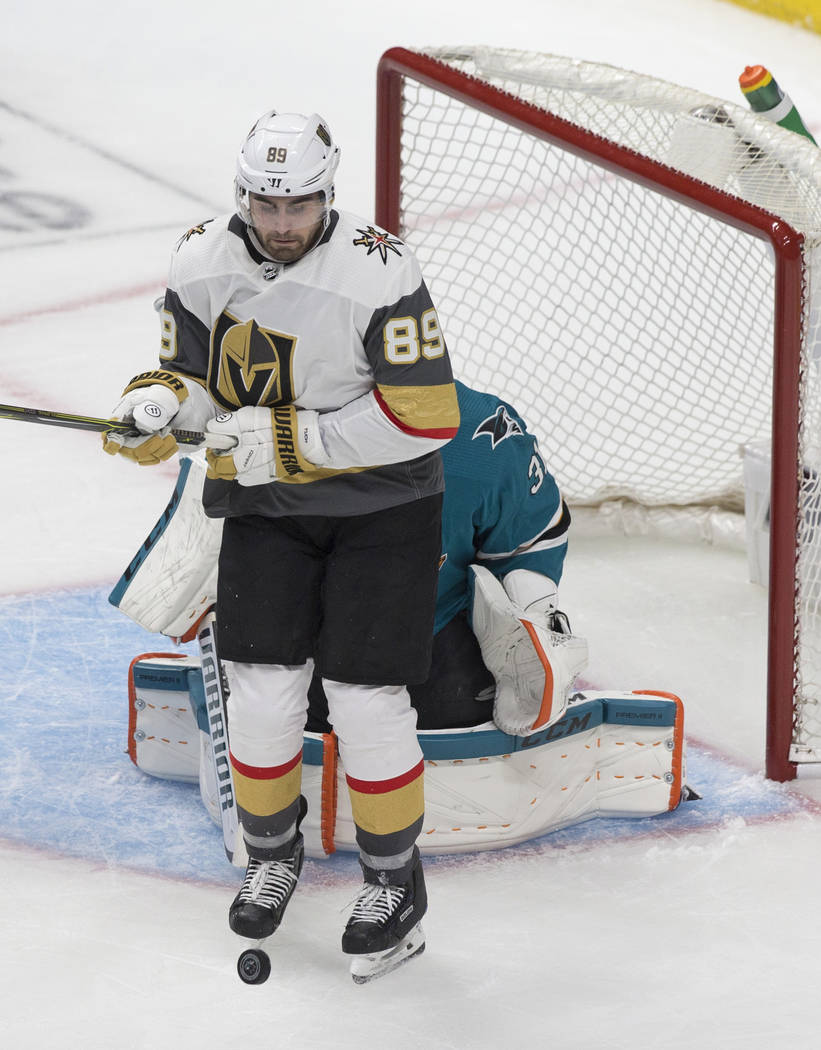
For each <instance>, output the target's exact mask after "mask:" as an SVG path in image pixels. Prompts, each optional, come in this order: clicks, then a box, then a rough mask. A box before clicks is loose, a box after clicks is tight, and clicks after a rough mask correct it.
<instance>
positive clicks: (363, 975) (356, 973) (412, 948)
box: [351, 925, 425, 984]
mask: <svg viewBox="0 0 821 1050" xmlns="http://www.w3.org/2000/svg"><path fill="white" fill-rule="evenodd" d="M424 950H425V934H424V933H423V932H422V927H421V926H419V925H416V926H414V928H413V929H412V930H411V931H410V932H409V933H407V934H406V935H405V936H404V937H403V938H402V941H401V943H400V944H397V945H396V947H395V948H386V949H385V951H383V952H374V953H373V954H372V955H354V956H353V957H352V958H351V977H352V978H353V982H354V984H367V983H368V981H375V980H376V979H377V978H378V977H384V976H385V974H388V973H391V971H392V970H395V969H397V967H399V966H404V964H405V963H406V962H410V961H411V959H414V958H415V957H416V956H417V955H421V954H422V952H423V951H424Z"/></svg>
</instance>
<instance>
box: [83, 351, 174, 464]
mask: <svg viewBox="0 0 821 1050" xmlns="http://www.w3.org/2000/svg"><path fill="white" fill-rule="evenodd" d="M187 397H188V389H187V387H186V385H185V383H184V382H183V381H182V380H181V379H180V378H179V377H178V376H176V375H174V373H173V372H166V371H163V370H160V369H158V370H156V371H153V372H143V373H142V375H138V376H135V377H134V378H133V379H132V380H131V382H130V383H129V384H128V386H127V387H126V388H125V390H124V391H123V397H122V398H121V399H120V401H119V402H118V403H117V404H116V405H115V407H114V410H113V411H112V413H111V416H110V418H111V419H116V420H118V421H120V422H123V423H133V425H134V429H135V431H137V432H138V433H136V434H135V435H133V436H132V435H129V434H116V433H110V434H104V435H103V451H104V452H107V453H108V454H109V455H111V456H115V455H117V454H118V453H119V455H121V456H125V457H126V459H131V460H133V461H134V462H135V463H138V464H139V465H140V466H143V467H146V466H153V465H154V464H156V463H162V461H163V460H165V459H169V458H170V457H171V456H173V455H174V453H175V452H177V451H178V447H177V441H176V439H175V437H174V435H173V434H171V433H170V424H171V421H172V420H173V419H174V417H175V416H176V415H177V413H178V412H179V409H180V405H181V404H182V402H183V401H184V400H185V399H186V398H187Z"/></svg>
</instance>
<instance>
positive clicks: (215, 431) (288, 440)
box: [205, 405, 325, 486]
mask: <svg viewBox="0 0 821 1050" xmlns="http://www.w3.org/2000/svg"><path fill="white" fill-rule="evenodd" d="M318 419H319V416H318V413H316V412H311V411H306V410H302V411H299V412H298V411H297V410H296V409H295V408H294V406H293V405H279V406H277V407H276V408H260V407H259V406H253V405H247V406H246V407H244V408H240V409H238V410H237V411H236V412H223V413H222V415H219V416H217V418H216V419H212V420H211V421H210V422H209V423H208V425H207V426H206V428H205V444H206V446H207V451H206V453H205V458H206V460H207V461H208V477H209V478H216V479H220V480H222V481H236V482H238V483H239V484H240V485H244V486H251V485H267V484H269V483H270V482H272V481H283V480H290V479H297V480H298V475H300V474H304V473H307V472H310V471H313V470H316V469H317V460H320V461H321V460H323V459H324V458H325V450H324V448H323V446H322V439H321V438H320V435H319V422H318ZM309 456H310V457H311V458H310V459H309V458H308V457H309Z"/></svg>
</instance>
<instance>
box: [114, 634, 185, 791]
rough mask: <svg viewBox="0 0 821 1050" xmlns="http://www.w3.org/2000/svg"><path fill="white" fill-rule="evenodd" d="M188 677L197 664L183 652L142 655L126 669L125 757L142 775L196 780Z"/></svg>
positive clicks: (164, 778)
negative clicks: (127, 755) (126, 738)
mask: <svg viewBox="0 0 821 1050" xmlns="http://www.w3.org/2000/svg"><path fill="white" fill-rule="evenodd" d="M189 673H193V674H194V675H196V676H199V677H200V678H201V677H202V676H201V671H200V665H199V660H198V659H197V658H196V657H193V656H185V655H183V654H182V653H145V654H143V655H142V656H138V657H137V658H136V660H134V661H133V662H132V664H131V667H130V668H129V671H128V754H129V757H130V758H131V761H132V762H133V763H134V765H136V766H137V767H138V768H139V769H141V770H142V771H143V772H144V773H149V774H151V776H154V777H161V778H162V779H163V780H184V781H189V782H191V783H195V784H196V783H197V782H198V781H199V771H200V747H201V744H200V732H199V729H198V727H197V722H196V719H195V717H194V712H193V709H192V706H191V703H190V700H189V697H190V694H191V682H190V681H189V677H188V676H189Z"/></svg>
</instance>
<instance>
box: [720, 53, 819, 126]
mask: <svg viewBox="0 0 821 1050" xmlns="http://www.w3.org/2000/svg"><path fill="white" fill-rule="evenodd" d="M738 83H739V86H740V88H741V90H742V91H743V92H744V97H745V98H746V99H747V101H748V102H749V104H750V109H752V110H753V111H754V112H755V113H760V114H761V116H762V117H766V118H767V120H772V121H774V123H776V124H780V125H781V127H782V128H788V129H789V130H790V131H794V132H796V134H798V135H803V136H804V137H805V138H808V139H809V140H810V142H812V143H813V145H818V143H817V142H816V141H815V139H814V138H813V137H812V135H811V134H810V133H809V131H807V129H806V128H805V127H804V121H803V120H802V119H801V115H800V113H799V112H798V110H797V109H796V108H795V106H794V105H793V100H792V99H791V98H790V96H789V95H785V94H784V92H783V91H782V90H781V88H780V87H779V86H778V82H777V81H776V80H775V79H774V78H773V75H772V73H771V72H770V71H769V70H768V69H765V68H764V66H747V67H746V69H745V70H744V72H743V73H742V74H741V76H740V77H739V78H738Z"/></svg>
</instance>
